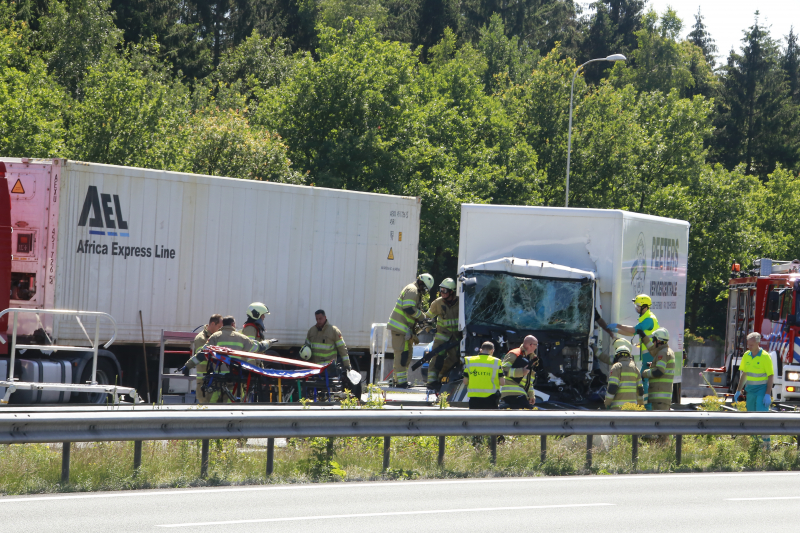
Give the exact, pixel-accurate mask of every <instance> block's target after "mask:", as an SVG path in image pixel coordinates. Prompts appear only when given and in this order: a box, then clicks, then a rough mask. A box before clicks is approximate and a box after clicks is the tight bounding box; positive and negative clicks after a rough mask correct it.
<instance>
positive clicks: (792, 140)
mask: <svg viewBox="0 0 800 533" xmlns="http://www.w3.org/2000/svg"><path fill="white" fill-rule="evenodd" d="M742 45H743V46H742V49H741V54H737V53H735V52H732V53H731V55H730V56H729V57H728V62H727V65H726V66H724V67H723V68H722V70H723V78H722V84H723V88H722V91H721V92H722V94H721V98H720V99H719V100H718V103H719V109H718V115H717V119H716V121H715V122H716V126H717V130H716V138H715V143H714V147H713V150H712V153H713V155H714V158H716V159H717V160H718V161H720V162H722V163H723V164H725V166H726V167H727V168H729V169H732V168H733V167H735V166H736V165H737V164H739V163H745V165H746V172H747V173H749V174H755V175H757V176H759V177H760V178H761V179H766V177H767V175H768V174H770V173H771V172H772V171H773V170H775V167H776V164H778V163H780V164H781V165H782V166H784V167H786V168H792V169H794V168H796V167H797V164H798V160H799V159H800V158H799V156H798V155H799V154H798V148H799V147H798V141H797V131H798V112H797V111H798V110H797V106H796V105H795V104H794V103H793V102H792V100H791V98H790V95H789V84H788V83H787V81H786V76H785V74H784V71H783V69H782V68H781V66H780V52H779V49H778V44H777V43H776V42H775V40H774V39H773V38H772V37H771V36H770V33H769V28H765V27H763V26H761V25H759V22H758V12H757V11H756V21H755V23H754V24H753V26H751V27H750V28H749V29H748V30H747V31H745V36H744V38H743V39H742Z"/></svg>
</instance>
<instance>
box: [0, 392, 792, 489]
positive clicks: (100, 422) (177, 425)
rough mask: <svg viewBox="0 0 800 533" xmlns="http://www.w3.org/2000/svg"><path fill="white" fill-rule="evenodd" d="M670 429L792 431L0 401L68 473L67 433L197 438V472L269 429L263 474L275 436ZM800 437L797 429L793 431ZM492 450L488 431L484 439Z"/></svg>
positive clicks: (8, 418) (71, 436)
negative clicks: (217, 449) (58, 455)
mask: <svg viewBox="0 0 800 533" xmlns="http://www.w3.org/2000/svg"><path fill="white" fill-rule="evenodd" d="M643 434H652V435H675V436H676V439H675V443H676V444H675V445H676V460H677V462H678V463H680V455H681V446H682V436H683V435H798V436H800V416H798V414H794V413H710V412H663V413H654V412H620V411H603V412H592V411H469V410H440V409H435V408H431V409H402V410H374V411H373V410H360V409H359V410H349V409H341V410H336V409H280V410H274V409H269V410H268V409H264V410H260V409H246V410H245V409H210V410H205V409H198V408H189V409H174V408H173V409H169V410H158V409H153V408H152V407H149V406H147V407H144V408H140V407H138V406H136V407H135V408H133V409H126V410H120V411H117V410H113V409H110V410H107V411H91V412H86V411H78V412H75V411H68V412H63V413H57V412H52V411H50V412H47V411H28V412H22V411H20V412H7V413H4V412H2V411H0V444H21V443H35V442H64V451H63V460H62V480H65V481H68V479H69V451H70V443H71V442H95V441H130V440H132V441H136V443H137V444H136V446H135V448H134V468H138V466H139V465H141V442H142V441H144V440H188V439H199V440H202V441H203V447H202V458H201V476H204V475H205V474H206V473H207V470H208V449H209V446H208V441H209V439H242V438H267V439H269V441H268V442H269V444H268V447H267V475H270V474H271V473H272V466H273V454H274V439H275V438H276V437H329V438H333V437H370V436H373V437H374V436H383V437H384V463H383V466H384V469H387V468H388V467H389V449H390V442H391V437H392V436H438V437H439V462H440V463H441V462H442V460H443V458H444V442H445V439H444V437H445V436H476V435H490V436H492V435H541V436H542V450H541V454H542V461H544V460H545V458H546V453H547V444H546V443H547V436H549V435H562V436H568V435H587V450H586V463H587V466H591V460H592V456H591V454H592V436H593V435H633V446H632V461H633V463H634V464H636V462H637V457H638V435H643ZM798 445H799V446H800V439H798ZM489 447H490V451H491V454H492V459H493V460H494V459H495V458H496V437H490V442H489Z"/></svg>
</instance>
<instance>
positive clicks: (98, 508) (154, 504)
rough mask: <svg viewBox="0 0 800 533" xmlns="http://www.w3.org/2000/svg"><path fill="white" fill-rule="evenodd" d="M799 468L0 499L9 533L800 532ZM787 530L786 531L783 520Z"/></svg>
mask: <svg viewBox="0 0 800 533" xmlns="http://www.w3.org/2000/svg"><path fill="white" fill-rule="evenodd" d="M798 503H800V472H798V473H794V472H789V473H782V472H781V473H778V472H765V473H745V474H672V475H670V474H656V475H634V476H587V477H583V476H581V477H577V476H576V477H553V478H510V479H509V478H506V479H481V480H450V481H402V482H383V483H335V484H317V485H279V486H258V487H230V488H211V489H189V490H179V489H173V490H152V491H130V492H107V493H85V494H65V495H53V496H27V497H9V498H0V514H2V516H3V517H4V518H3V530H4V531H14V532H27V531H32V532H37V533H42V532H48V531H57V532H60V533H71V532H76V533H78V532H80V533H86V532H111V531H125V532H128V531H155V532H162V533H167V532H169V531H173V532H181V531H185V532H192V533H194V532H203V531H225V530H229V531H236V532H237V533H244V532H248V531H259V532H265V531H287V532H289V531H290V532H292V533H298V532H303V531H312V530H313V531H320V532H321V531H324V532H325V533H337V532H346V533H353V532H354V531H373V532H379V533H389V532H394V531H399V532H410V531H413V532H415V533H416V532H425V531H435V532H437V533H442V532H450V531H482V532H488V531H498V532H501V531H502V532H509V531H526V532H527V531H548V532H549V531H585V532H592V533H594V532H598V531H608V532H615V533H619V532H626V531H631V532H636V533H642V532H645V531H646V532H648V533H651V532H659V531H665V532H666V531H669V532H671V533H675V532H676V531H734V530H735V531H740V532H748V531H762V530H766V529H770V530H781V529H783V530H785V531H790V530H793V529H795V523H796V522H795V521H796V515H797V511H796V509H797V505H798ZM781 526H783V527H781Z"/></svg>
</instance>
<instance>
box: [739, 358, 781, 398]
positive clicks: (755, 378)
mask: <svg viewBox="0 0 800 533" xmlns="http://www.w3.org/2000/svg"><path fill="white" fill-rule="evenodd" d="M739 370H740V371H741V372H744V375H745V376H746V377H747V381H746V382H745V384H744V387H745V390H748V389H747V388H748V387H758V386H761V385H766V384H767V381H768V380H769V377H770V376H771V375H773V374H774V373H775V371H774V370H773V369H772V358H771V357H770V356H769V354H768V353H767V352H766V351H764V350H763V349H761V348H759V349H758V354H756V356H755V357H753V354H752V353H750V350H747V351H746V352H744V355H743V356H742V364H740V365H739ZM770 392H771V391H767V394H769V393H770Z"/></svg>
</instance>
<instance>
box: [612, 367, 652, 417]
mask: <svg viewBox="0 0 800 533" xmlns="http://www.w3.org/2000/svg"><path fill="white" fill-rule="evenodd" d="M626 403H635V404H638V405H644V386H643V385H642V376H641V375H640V374H639V369H638V368H636V363H634V362H633V360H632V359H631V358H630V357H621V358H620V359H619V360H618V361H617V362H616V363H614V364H613V365H612V366H611V370H610V371H609V373H608V388H607V391H606V400H605V404H606V407H608V408H609V409H622V406H623V405H625V404H626Z"/></svg>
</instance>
